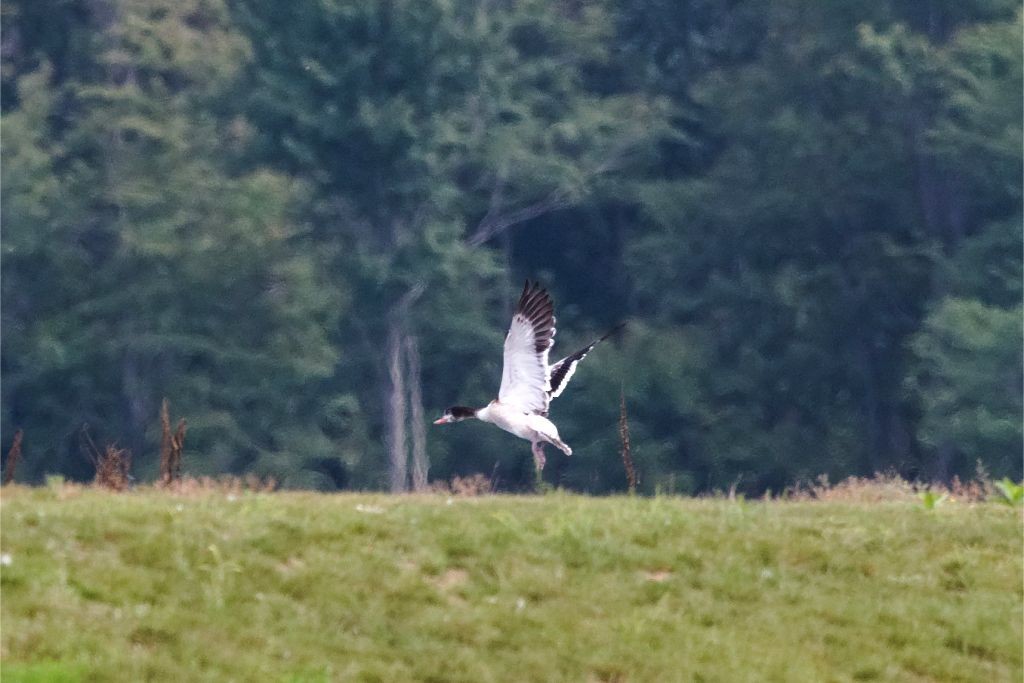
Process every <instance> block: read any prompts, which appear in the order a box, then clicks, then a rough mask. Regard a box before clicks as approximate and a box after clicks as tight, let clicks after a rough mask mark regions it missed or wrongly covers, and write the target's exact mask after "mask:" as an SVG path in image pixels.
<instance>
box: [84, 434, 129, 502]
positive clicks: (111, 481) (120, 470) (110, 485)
mask: <svg viewBox="0 0 1024 683" xmlns="http://www.w3.org/2000/svg"><path fill="white" fill-rule="evenodd" d="M94 464H95V466H96V478H95V479H94V480H93V483H94V484H96V485H97V486H101V487H103V488H106V489H111V490H113V491H124V490H125V489H127V488H128V485H129V483H130V482H131V475H130V474H129V472H130V471H131V468H132V454H131V451H129V450H127V449H125V448H118V447H117V446H114V445H112V444H111V445H108V446H107V448H106V450H105V451H104V452H103V453H101V454H99V455H98V456H96V459H95V460H94Z"/></svg>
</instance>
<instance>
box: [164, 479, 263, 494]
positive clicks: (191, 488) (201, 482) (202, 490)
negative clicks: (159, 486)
mask: <svg viewBox="0 0 1024 683" xmlns="http://www.w3.org/2000/svg"><path fill="white" fill-rule="evenodd" d="M165 488H167V489H169V490H170V491H172V492H173V493H175V494H178V495H182V496H201V495H206V494H213V493H219V494H226V495H229V496H231V495H234V496H237V495H241V494H242V493H244V492H246V491H250V492H253V493H269V492H271V491H274V490H276V489H277V480H275V479H274V478H273V477H268V478H266V479H261V478H260V477H257V476H256V475H255V474H247V475H245V476H244V477H236V476H232V475H222V476H220V477H216V478H214V477H191V476H186V477H182V478H180V479H177V480H175V481H174V482H172V483H171V484H170V485H169V486H167V487H165Z"/></svg>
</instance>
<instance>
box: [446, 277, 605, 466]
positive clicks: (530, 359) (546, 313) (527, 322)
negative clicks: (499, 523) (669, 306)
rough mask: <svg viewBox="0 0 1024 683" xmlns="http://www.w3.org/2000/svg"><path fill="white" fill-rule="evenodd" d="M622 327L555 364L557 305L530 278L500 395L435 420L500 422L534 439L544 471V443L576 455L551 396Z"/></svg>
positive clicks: (509, 338) (511, 334)
mask: <svg viewBox="0 0 1024 683" xmlns="http://www.w3.org/2000/svg"><path fill="white" fill-rule="evenodd" d="M621 327H622V325H618V326H617V327H615V328H613V329H612V330H610V331H609V332H607V333H606V334H605V335H604V336H603V337H601V338H600V339H597V340H595V341H594V342H592V343H591V344H588V345H587V346H584V347H583V348H582V349H580V350H579V351H577V352H576V353H572V354H569V355H568V356H566V357H565V358H563V359H562V360H560V361H558V362H557V363H555V364H554V365H549V364H548V353H549V352H550V351H551V347H552V346H554V343H555V339H554V338H555V305H554V303H553V302H552V301H551V295H550V294H548V293H547V291H546V290H544V289H541V287H540V285H539V284H537V283H531V282H530V281H529V280H527V281H526V286H525V287H524V288H523V293H522V295H521V296H520V297H519V303H518V304H517V305H516V311H515V313H514V314H513V316H512V325H511V326H510V327H509V330H508V335H506V337H505V352H504V365H503V367H502V370H501V388H500V389H498V398H497V399H495V400H493V401H491V402H490V403H488V404H487V405H486V406H484V407H483V408H468V407H466V406H452V407H451V408H448V409H447V410H445V411H444V415H442V416H441V417H440V418H438V419H437V420H435V421H434V424H436V425H440V424H448V423H451V422H460V421H462V420H466V419H468V418H471V417H475V418H477V419H478V420H483V421H484V422H490V423H491V424H494V425H497V426H498V427H500V428H501V429H504V430H505V431H506V432H510V433H512V434H515V435H516V436H518V437H519V438H521V439H526V440H527V441H529V442H530V443H531V445H532V449H533V462H534V465H536V467H537V470H538V471H540V470H542V469H544V460H545V459H544V444H551V445H553V446H555V447H556V448H558V449H559V450H561V451H562V452H563V453H565V454H566V455H572V449H571V448H569V446H568V445H567V444H566V443H565V442H564V441H562V439H561V438H560V437H559V436H558V428H557V427H555V425H554V423H553V422H552V421H551V420H549V419H548V405H549V404H550V403H551V399H553V398H558V397H559V396H561V395H562V392H563V391H565V387H566V385H567V384H568V383H569V380H570V379H571V378H572V376H573V373H575V372H576V366H577V365H578V364H579V362H580V361H581V360H583V359H584V358H585V357H586V355H587V354H588V353H590V350H591V349H593V348H594V347H595V346H597V345H598V344H599V343H601V342H602V341H604V340H605V339H607V338H608V337H609V336H610V335H611V334H612V333H613V332H615V331H616V330H618V329H619V328H621Z"/></svg>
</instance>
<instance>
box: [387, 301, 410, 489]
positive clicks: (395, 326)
mask: <svg viewBox="0 0 1024 683" xmlns="http://www.w3.org/2000/svg"><path fill="white" fill-rule="evenodd" d="M402 337H403V332H402V320H401V317H400V316H397V315H392V316H391V319H390V320H389V321H388V348H387V354H388V379H389V383H388V388H387V394H388V395H387V406H388V409H387V450H388V480H389V483H390V486H391V492H392V493H403V492H404V491H406V487H407V485H408V484H407V480H408V472H407V467H406V458H407V452H406V438H405V414H406V402H405V377H404V373H403V372H402V370H403V368H402V355H403V354H402V351H403V348H402Z"/></svg>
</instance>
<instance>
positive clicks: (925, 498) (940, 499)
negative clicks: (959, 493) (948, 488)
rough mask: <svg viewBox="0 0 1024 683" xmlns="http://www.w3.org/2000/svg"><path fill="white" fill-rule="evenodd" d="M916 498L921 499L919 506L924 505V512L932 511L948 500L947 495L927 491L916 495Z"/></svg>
mask: <svg viewBox="0 0 1024 683" xmlns="http://www.w3.org/2000/svg"><path fill="white" fill-rule="evenodd" d="M917 497H918V498H920V499H921V504H922V505H924V509H925V510H934V509H935V508H937V507H938V506H940V505H942V504H943V503H945V502H946V500H948V499H949V494H948V493H937V492H935V491H932V490H931V489H928V490H925V491H921V492H920V493H918V494H917Z"/></svg>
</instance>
